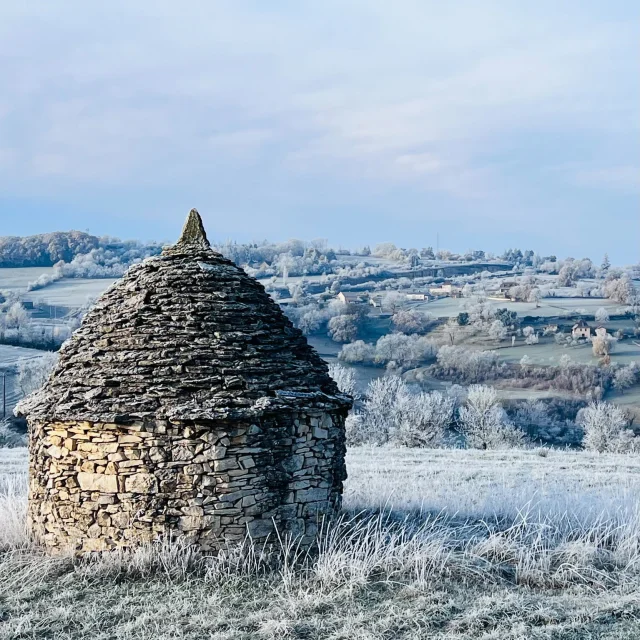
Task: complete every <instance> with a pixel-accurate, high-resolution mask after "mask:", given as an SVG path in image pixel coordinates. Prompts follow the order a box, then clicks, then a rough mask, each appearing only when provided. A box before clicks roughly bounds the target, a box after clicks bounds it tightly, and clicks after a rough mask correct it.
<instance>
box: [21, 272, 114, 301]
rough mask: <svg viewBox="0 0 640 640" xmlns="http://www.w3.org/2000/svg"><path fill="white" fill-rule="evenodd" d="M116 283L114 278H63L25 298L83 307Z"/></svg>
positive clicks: (28, 294)
mask: <svg viewBox="0 0 640 640" xmlns="http://www.w3.org/2000/svg"><path fill="white" fill-rule="evenodd" d="M114 282H116V280H115V279H113V278H96V279H90V278H86V279H85V278H63V279H62V280H58V281H57V282H54V283H53V284H50V285H49V286H47V287H44V288H43V289H38V290H36V291H30V292H29V293H27V294H25V295H24V298H25V300H31V301H33V302H36V303H38V302H42V303H44V304H49V305H52V306H57V307H81V306H83V305H84V304H86V303H87V301H88V300H89V299H91V298H97V297H98V296H100V295H101V294H102V293H104V292H105V291H106V290H107V289H108V288H109V287H110V286H111V285H112V284H113V283H114Z"/></svg>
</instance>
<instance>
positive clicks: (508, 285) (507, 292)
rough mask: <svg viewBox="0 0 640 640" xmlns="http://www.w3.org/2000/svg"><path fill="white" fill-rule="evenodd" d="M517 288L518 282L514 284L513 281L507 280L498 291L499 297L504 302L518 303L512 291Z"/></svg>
mask: <svg viewBox="0 0 640 640" xmlns="http://www.w3.org/2000/svg"><path fill="white" fill-rule="evenodd" d="M517 286H518V284H517V283H516V282H513V281H512V280H507V281H505V282H502V283H500V288H499V289H498V297H500V298H503V299H504V300H511V301H512V302H516V296H514V295H513V293H512V290H513V289H514V288H515V287H517Z"/></svg>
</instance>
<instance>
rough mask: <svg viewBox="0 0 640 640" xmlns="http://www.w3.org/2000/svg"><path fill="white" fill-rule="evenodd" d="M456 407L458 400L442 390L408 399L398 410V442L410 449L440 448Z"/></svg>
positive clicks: (395, 439)
mask: <svg viewBox="0 0 640 640" xmlns="http://www.w3.org/2000/svg"><path fill="white" fill-rule="evenodd" d="M403 405H404V406H403ZM454 406H455V400H454V399H453V398H451V397H448V396H445V395H443V394H442V393H440V392H439V391H434V392H432V393H418V394H415V395H414V396H413V397H411V396H404V397H403V398H402V399H401V402H400V406H399V407H398V408H399V411H398V425H397V428H396V431H395V432H394V433H393V440H394V442H396V443H397V444H400V445H404V446H407V447H436V446H438V445H440V444H441V443H442V441H443V440H444V437H445V434H446V431H447V428H448V427H449V425H450V424H451V422H452V421H453V413H454Z"/></svg>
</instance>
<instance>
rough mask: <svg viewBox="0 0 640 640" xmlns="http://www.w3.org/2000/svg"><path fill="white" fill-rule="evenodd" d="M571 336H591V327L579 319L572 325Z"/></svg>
mask: <svg viewBox="0 0 640 640" xmlns="http://www.w3.org/2000/svg"><path fill="white" fill-rule="evenodd" d="M571 336H572V337H573V338H575V339H580V338H585V339H587V340H588V339H589V338H591V327H590V326H589V325H588V324H587V323H586V322H585V321H584V320H578V322H576V323H575V324H574V325H573V327H571Z"/></svg>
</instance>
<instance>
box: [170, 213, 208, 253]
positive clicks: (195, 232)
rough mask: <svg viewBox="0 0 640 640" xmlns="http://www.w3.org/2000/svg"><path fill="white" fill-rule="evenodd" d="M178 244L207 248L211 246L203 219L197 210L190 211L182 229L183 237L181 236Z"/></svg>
mask: <svg viewBox="0 0 640 640" xmlns="http://www.w3.org/2000/svg"><path fill="white" fill-rule="evenodd" d="M178 244H195V245H200V246H205V247H210V246H211V245H210V244H209V241H208V240H207V232H206V231H205V230H204V225H203V224H202V218H201V217H200V214H199V213H198V210H197V209H191V211H189V215H188V216H187V220H186V222H185V223H184V227H183V228H182V235H181V236H180V240H178Z"/></svg>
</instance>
